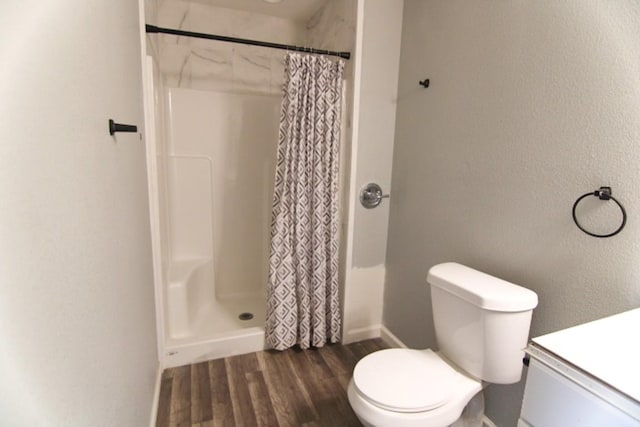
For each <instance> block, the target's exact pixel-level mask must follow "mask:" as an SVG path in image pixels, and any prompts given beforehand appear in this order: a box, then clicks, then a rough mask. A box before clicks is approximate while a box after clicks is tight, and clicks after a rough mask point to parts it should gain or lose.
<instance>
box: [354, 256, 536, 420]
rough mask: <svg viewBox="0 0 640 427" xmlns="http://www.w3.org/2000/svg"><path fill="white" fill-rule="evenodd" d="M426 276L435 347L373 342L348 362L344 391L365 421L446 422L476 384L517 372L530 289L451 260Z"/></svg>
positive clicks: (532, 297) (508, 378)
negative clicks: (376, 346)
mask: <svg viewBox="0 0 640 427" xmlns="http://www.w3.org/2000/svg"><path fill="white" fill-rule="evenodd" d="M427 282H428V283H429V284H430V286H431V301H432V308H433V319H434V326H435V331H436V343H437V344H438V348H439V352H434V351H433V350H430V349H426V350H412V349H387V350H380V351H377V352H374V353H371V354H369V355H368V356H366V357H364V358H363V359H361V360H360V361H359V362H358V363H357V364H356V367H355V369H354V371H353V377H352V378H351V381H350V383H349V386H348V389H347V395H348V398H349V403H350V404H351V407H352V409H353V411H354V412H355V414H356V415H357V417H358V419H360V421H361V422H362V423H363V424H364V425H365V426H367V427H369V426H371V427H383V426H393V427H418V426H421V427H446V426H450V425H451V424H454V423H455V422H456V420H458V419H459V418H460V415H461V414H462V412H463V410H464V408H465V407H466V406H467V404H468V403H469V402H470V401H471V399H472V398H473V397H474V396H475V395H476V394H478V393H479V392H480V391H481V390H482V388H483V384H485V383H495V384H511V383H515V382H518V381H519V380H520V377H521V375H522V362H521V361H522V357H523V356H524V351H523V349H524V347H525V346H526V343H527V338H528V334H529V326H530V324H531V315H532V312H533V309H534V308H535V307H536V305H537V304H538V297H537V295H536V294H535V293H534V292H532V291H530V290H528V289H525V288H523V287H520V286H518V285H515V284H513V283H509V282H506V281H504V280H501V279H498V278H496V277H493V276H490V275H488V274H485V273H482V272H480V271H477V270H474V269H472V268H469V267H465V266H463V265H461V264H457V263H444V264H438V265H436V266H434V267H432V268H431V269H430V270H429V274H428V276H427ZM480 397H481V395H480Z"/></svg>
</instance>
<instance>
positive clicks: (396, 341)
mask: <svg viewBox="0 0 640 427" xmlns="http://www.w3.org/2000/svg"><path fill="white" fill-rule="evenodd" d="M380 337H381V338H382V340H383V341H384V342H385V343H387V345H388V346H389V347H393V348H407V345H406V344H405V343H403V342H402V341H401V340H400V338H398V337H396V336H395V335H393V333H391V331H390V330H389V329H387V327H386V326H384V325H383V326H382V327H381V328H380Z"/></svg>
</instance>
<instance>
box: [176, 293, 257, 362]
mask: <svg viewBox="0 0 640 427" xmlns="http://www.w3.org/2000/svg"><path fill="white" fill-rule="evenodd" d="M243 313H251V314H253V318H252V319H250V320H240V319H239V318H238V316H240V315H241V314H243ZM265 315H266V298H265V296H264V295H262V294H256V295H251V296H243V297H227V298H220V299H218V300H216V301H214V302H211V303H206V304H203V305H202V307H201V308H200V309H199V310H198V312H197V313H195V318H194V321H193V322H192V323H191V328H190V334H189V335H188V336H181V337H168V338H167V340H166V342H165V354H164V365H165V367H174V366H182V365H186V364H189V363H197V362H201V361H206V360H213V359H218V358H220V357H228V356H233V355H236V354H245V353H250V352H253V351H259V350H262V349H264V323H265Z"/></svg>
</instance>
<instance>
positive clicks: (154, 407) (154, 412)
mask: <svg viewBox="0 0 640 427" xmlns="http://www.w3.org/2000/svg"><path fill="white" fill-rule="evenodd" d="M162 371H163V369H162V363H158V369H157V372H156V385H155V387H154V388H153V402H151V416H150V417H149V419H150V421H149V427H155V426H156V421H157V417H158V405H159V404H160V386H161V385H162Z"/></svg>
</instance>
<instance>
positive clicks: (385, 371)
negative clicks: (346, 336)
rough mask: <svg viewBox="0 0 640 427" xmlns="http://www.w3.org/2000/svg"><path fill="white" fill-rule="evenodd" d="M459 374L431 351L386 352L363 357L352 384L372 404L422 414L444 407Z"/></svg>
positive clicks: (396, 350)
mask: <svg viewBox="0 0 640 427" xmlns="http://www.w3.org/2000/svg"><path fill="white" fill-rule="evenodd" d="M458 375H460V374H459V373H458V372H456V371H455V370H454V369H453V368H451V367H450V366H449V365H448V364H447V363H446V362H444V361H443V360H442V359H441V358H440V357H439V356H438V355H437V354H435V353H434V352H433V351H431V350H410V349H399V348H395V349H388V350H381V351H376V352H375V353H372V354H370V355H368V356H367V357H365V358H363V359H362V360H361V361H360V362H358V364H357V365H356V367H355V369H354V371H353V383H354V386H355V387H356V388H357V389H358V391H359V392H360V394H361V395H362V396H363V397H364V398H366V399H367V400H368V401H370V402H371V403H372V404H374V405H376V406H378V407H380V408H383V409H386V410H389V411H395V412H424V411H430V410H432V409H435V408H438V407H440V406H442V405H444V404H445V403H446V402H447V401H448V400H449V399H451V396H452V395H453V393H454V387H453V386H454V384H455V382H456V381H455V380H456V377H457V376H458Z"/></svg>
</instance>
